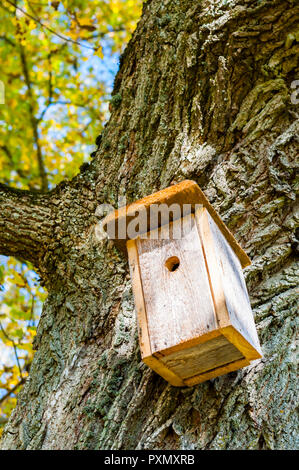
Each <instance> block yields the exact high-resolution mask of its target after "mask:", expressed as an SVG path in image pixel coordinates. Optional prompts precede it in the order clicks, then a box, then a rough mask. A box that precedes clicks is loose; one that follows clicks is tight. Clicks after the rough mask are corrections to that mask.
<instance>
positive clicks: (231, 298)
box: [207, 214, 261, 357]
mask: <svg viewBox="0 0 299 470" xmlns="http://www.w3.org/2000/svg"><path fill="white" fill-rule="evenodd" d="M207 218H208V222H209V226H210V233H211V235H212V237H213V242H214V245H215V253H216V257H217V261H216V264H217V266H218V269H219V272H220V273H221V282H222V286H223V293H224V297H225V304H226V309H227V311H228V314H229V318H230V322H231V324H232V325H233V326H234V328H235V329H236V330H237V331H239V332H240V333H241V335H242V336H243V337H244V338H245V339H246V340H247V342H248V343H250V344H251V345H252V346H253V347H254V348H255V349H256V351H257V352H258V353H259V354H261V348H260V343H259V339H258V336H257V332H256V327H255V323H254V317H253V313H252V310H251V305H250V300H249V296H248V292H247V288H246V283H245V280H244V275H243V271H242V266H241V264H240V261H239V259H238V257H237V256H236V254H235V253H234V251H233V250H232V248H231V246H230V245H229V243H228V242H227V240H226V239H225V237H224V236H223V235H222V233H221V232H220V231H219V230H218V228H217V225H216V224H215V222H214V220H213V219H212V218H211V216H210V214H207ZM209 267H210V266H209ZM212 269H213V268H212ZM215 270H216V269H214V271H213V275H212V273H211V277H212V283H213V286H212V289H213V290H214V289H216V290H217V280H216V282H215V283H214V274H215ZM215 279H216V278H215ZM221 302H223V300H221ZM224 324H225V322H224ZM259 357H260V356H259Z"/></svg>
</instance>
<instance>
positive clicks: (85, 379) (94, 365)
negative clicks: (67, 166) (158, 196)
mask: <svg viewBox="0 0 299 470" xmlns="http://www.w3.org/2000/svg"><path fill="white" fill-rule="evenodd" d="M296 3H297V2H296V1H295V0H294V1H292V0H290V1H287V0H271V1H267V0H239V1H238V0H230V1H224V0H223V1H220V0H218V1H216V0H215V1H211V0H203V1H201V2H194V1H193V0H164V1H163V2H161V0H150V1H148V2H147V3H146V4H145V5H144V9H143V15H142V18H141V20H140V22H139V24H138V27H137V30H136V32H135V34H134V36H133V38H132V40H131V41H130V43H129V45H128V46H127V49H126V51H125V53H124V54H123V56H122V58H121V63H120V70H119V72H118V74H117V77H116V80H115V86H114V92H113V98H112V100H111V119H110V121H109V123H108V124H107V125H106V127H105V129H104V132H103V133H102V136H101V138H98V139H97V143H98V144H99V146H98V150H97V152H96V155H95V157H94V158H93V160H92V162H91V163H90V164H89V165H88V166H86V165H85V166H84V168H82V169H81V173H80V174H79V175H78V176H77V177H76V178H74V179H73V180H72V181H69V182H65V183H63V184H60V185H59V186H58V187H57V188H55V189H54V190H53V191H51V192H50V193H48V194H47V195H45V196H40V195H39V196H38V201H36V200H34V201H32V200H31V199H30V198H29V200H28V198H27V195H26V197H23V194H20V195H19V197H18V193H17V192H16V193H14V195H13V197H16V198H17V204H18V207H20V213H21V212H22V211H23V213H24V214H26V212H27V216H26V224H29V225H30V223H32V226H31V228H30V230H31V232H32V230H33V231H35V229H34V227H38V229H37V230H38V233H40V234H41V236H33V243H34V244H35V245H34V246H35V248H34V250H32V249H31V248H30V249H28V250H27V253H28V254H27V259H30V261H31V262H33V263H34V264H35V266H36V268H37V270H38V271H39V272H40V273H41V277H42V280H43V282H44V284H45V285H46V287H47V289H48V292H49V295H48V299H47V301H46V302H45V304H44V308H43V313H42V317H41V320H40V323H39V327H38V332H37V336H36V338H35V345H34V346H35V349H37V352H36V354H35V357H34V361H33V363H32V366H31V371H30V377H29V378H28V380H27V382H26V384H25V386H24V389H23V391H22V392H21V393H20V395H19V399H18V404H17V407H16V409H15V410H14V412H13V414H12V416H11V418H10V421H9V423H8V424H7V426H6V429H5V432H4V435H3V439H2V448H3V449H292V448H295V447H296V434H295V414H294V413H293V409H294V405H295V396H296V393H295V391H296V370H295V359H294V356H295V324H296V316H295V314H296V303H295V285H296V276H295V255H296V247H297V245H296V243H297V242H296V232H295V229H296V226H298V218H296V215H295V156H296V154H297V155H298V127H299V126H298V121H297V122H296V117H297V114H296V113H297V112H298V107H296V105H295V104H292V100H291V94H292V92H293V91H294V90H293V89H292V87H291V84H292V82H293V81H294V80H295V79H296V78H298V76H299V70H298V62H297V58H298V42H297V43H296V40H297V41H298V33H297V35H296V33H295V27H296V23H297V21H298V14H299V12H298V4H297V6H296ZM187 178H188V179H193V180H195V181H196V182H197V183H198V184H199V186H200V187H201V188H202V189H203V190H204V192H205V194H206V196H207V197H208V199H209V201H210V202H211V203H212V204H213V206H214V207H215V209H216V210H217V211H218V212H219V213H220V215H221V217H222V219H223V220H224V222H225V223H226V224H227V225H228V227H229V228H230V230H231V231H232V232H233V233H234V235H235V237H236V238H237V240H238V241H239V242H240V244H241V246H242V247H243V248H244V249H245V251H246V252H247V254H248V255H249V256H250V257H251V259H252V266H250V267H249V268H246V270H245V273H246V280H247V286H248V289H249V294H250V298H251V302H252V307H253V309H254V314H255V321H256V324H257V329H258V334H259V338H260V341H261V344H262V349H263V354H264V357H263V359H260V360H258V361H255V362H254V363H253V364H252V365H251V366H248V367H246V368H244V369H242V370H239V371H237V372H233V373H230V374H228V375H225V376H222V377H219V378H216V379H214V380H209V381H207V382H205V383H203V384H200V385H198V386H196V387H192V388H175V387H172V386H170V385H169V384H168V383H167V382H165V381H164V380H163V379H162V378H161V377H159V376H158V375H157V374H155V373H154V372H152V371H151V370H150V369H149V368H148V367H147V366H146V365H144V364H143V363H142V362H141V360H140V353H139V346H138V337H137V325H136V317H135V311H134V303H133V298H132V292H131V282H130V276H129V274H128V264H127V261H126V259H125V257H124V256H123V254H121V253H120V252H118V251H117V249H116V248H115V247H114V245H113V243H112V242H111V241H107V240H98V239H97V237H96V235H95V228H96V225H97V221H98V218H97V216H96V208H97V206H98V205H99V204H101V203H109V204H112V205H114V207H116V206H117V202H118V200H119V198H121V197H124V196H126V198H127V202H131V201H133V200H136V199H138V198H140V197H143V196H145V195H148V194H150V193H152V192H155V191H157V190H159V189H162V188H165V187H167V186H169V185H170V184H172V183H175V182H179V181H182V180H184V179H187ZM0 189H1V191H2V188H0ZM3 191H4V190H3ZM1 197H2V193H1V192H0V198H1ZM1 200H2V199H1ZM1 204H2V202H1ZM32 204H33V205H34V207H35V208H36V206H37V212H38V217H37V219H38V221H37V222H36V217H34V216H33V214H34V213H35V212H36V211H34V210H32V217H31V216H29V215H28V207H29V209H30V207H31V205H32ZM21 206H24V210H22V208H21ZM44 207H46V209H43V208H44ZM12 218H13V217H12ZM0 223H1V225H0V226H1V231H2V232H5V231H7V232H10V233H13V227H14V224H13V220H12V221H8V222H7V223H6V224H5V219H4V218H0ZM26 224H25V225H26ZM296 224H297V225H296ZM25 232H26V231H25ZM25 232H24V233H23V232H22V230H21V231H19V229H18V224H17V223H16V222H15V233H20V235H19V236H17V235H16V236H15V238H16V242H15V241H14V238H12V239H11V241H10V242H9V243H10V245H13V246H12V247H9V248H7V239H8V237H7V235H1V236H0V252H1V253H4V254H6V253H8V252H9V253H10V254H11V253H13V254H14V255H15V256H17V257H21V258H22V259H23V258H24V257H25V253H26V250H24V246H22V243H20V241H21V240H22V237H25V239H26V233H25ZM5 233H6V232H5ZM34 251H35V253H37V255H36V256H34V254H33V252H34Z"/></svg>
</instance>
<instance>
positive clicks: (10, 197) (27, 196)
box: [0, 184, 55, 268]
mask: <svg viewBox="0 0 299 470" xmlns="http://www.w3.org/2000/svg"><path fill="white" fill-rule="evenodd" d="M54 221H55V219H54V218H53V216H51V206H50V204H49V198H48V197H47V196H46V195H42V194H40V193H33V192H30V191H24V190H19V189H13V188H10V187H8V186H5V185H3V184H0V254H2V255H6V256H15V257H16V258H18V259H20V260H22V261H30V262H31V263H32V264H33V265H34V266H35V267H37V268H39V267H40V264H41V261H42V258H43V254H44V252H45V249H46V248H47V246H48V245H49V243H50V241H51V240H52V239H53V238H52V231H53V225H54Z"/></svg>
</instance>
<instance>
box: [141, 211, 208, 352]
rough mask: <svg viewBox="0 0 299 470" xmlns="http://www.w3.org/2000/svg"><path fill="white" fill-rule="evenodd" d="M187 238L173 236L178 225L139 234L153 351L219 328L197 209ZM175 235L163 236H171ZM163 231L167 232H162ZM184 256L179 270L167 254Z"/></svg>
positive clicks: (186, 228)
mask: <svg viewBox="0 0 299 470" xmlns="http://www.w3.org/2000/svg"><path fill="white" fill-rule="evenodd" d="M185 219H186V222H188V221H189V222H190V224H189V223H186V224H184V225H183V231H182V238H180V239H171V237H172V233H173V231H175V230H176V226H177V225H178V224H181V221H180V220H178V221H175V222H173V223H172V224H170V226H162V227H161V228H159V229H158V236H159V239H137V249H138V257H139V265H140V274H141V279H142V287H143V294H144V302H145V307H146V312H147V321H148V330H149V337H150V342H151V349H152V353H153V352H156V351H163V349H166V348H170V347H171V346H175V345H177V344H179V343H183V342H186V341H188V340H190V339H192V338H194V337H197V336H201V335H203V334H205V333H208V332H210V331H212V330H214V329H216V328H217V321H216V315H215V310H214V304H213V300H212V296H211V291H210V286H209V280H208V277H207V271H206V267H205V261H204V257H203V252H202V248H201V243H200V239H199V235H198V231H197V227H196V224H195V220H194V215H193V214H190V215H189V216H186V218H185ZM168 229H169V230H170V239H163V237H164V236H168ZM164 232H167V233H166V234H165V235H163V233H164ZM172 256H177V257H178V258H179V260H180V264H179V267H178V268H177V269H176V270H175V271H173V272H172V271H169V270H168V269H167V267H166V266H165V263H166V261H167V260H168V258H170V257H172Z"/></svg>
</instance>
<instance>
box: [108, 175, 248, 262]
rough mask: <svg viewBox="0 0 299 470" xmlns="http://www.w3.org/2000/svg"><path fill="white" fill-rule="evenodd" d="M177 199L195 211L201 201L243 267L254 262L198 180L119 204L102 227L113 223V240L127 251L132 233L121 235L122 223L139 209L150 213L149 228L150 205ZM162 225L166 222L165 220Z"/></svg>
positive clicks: (148, 227)
mask: <svg viewBox="0 0 299 470" xmlns="http://www.w3.org/2000/svg"><path fill="white" fill-rule="evenodd" d="M175 203H176V204H178V205H179V206H180V207H181V208H182V207H183V205H184V204H190V208H191V212H192V211H194V208H195V205H196V204H202V205H203V206H204V207H205V208H206V209H207V211H208V212H209V214H210V216H211V217H212V218H213V220H214V221H215V223H216V224H217V226H218V228H219V230H220V231H221V232H222V234H223V235H224V237H225V238H226V240H227V241H228V243H229V244H230V246H231V247H232V249H233V250H234V252H235V253H236V255H237V256H238V258H239V260H240V263H241V265H242V267H243V268H244V267H245V266H248V265H250V264H251V261H250V258H249V257H248V255H247V254H246V253H245V251H244V250H243V249H242V248H241V246H240V245H239V243H238V242H237V240H236V239H235V238H234V236H233V234H232V233H231V232H230V230H229V229H228V228H227V227H226V225H225V224H224V222H223V221H222V219H221V218H220V216H219V215H218V214H217V212H216V211H215V209H214V207H213V206H212V205H211V204H210V203H209V201H208V199H207V198H206V196H205V195H204V193H203V192H202V190H201V189H200V187H199V186H198V184H197V183H195V181H191V180H185V181H182V182H181V183H178V184H175V185H173V186H169V187H168V188H166V189H162V190H161V191H158V192H156V193H153V194H150V195H149V196H146V197H144V198H142V199H139V200H138V201H135V202H133V203H132V204H129V205H127V206H123V207H120V208H119V209H117V210H115V211H113V212H111V213H110V214H108V215H107V216H106V217H105V219H104V220H103V228H104V230H106V231H107V232H108V233H110V230H109V227H111V226H112V225H113V226H114V228H115V236H114V237H113V238H112V240H114V242H115V243H116V245H117V246H118V247H119V248H120V249H122V250H123V251H124V252H125V253H126V252H127V250H126V241H127V240H128V239H129V237H128V236H127V238H118V226H119V224H120V223H121V224H124V226H125V227H126V228H127V227H128V224H129V223H130V222H131V221H132V220H133V219H134V218H135V217H136V213H138V211H140V210H145V211H146V214H147V229H146V231H149V230H150V229H153V227H150V207H151V206H152V205H153V204H166V205H167V206H171V205H172V204H175ZM160 222H161V221H160ZM159 225H163V222H162V223H160V224H159ZM156 228H157V227H156ZM126 233H127V231H126Z"/></svg>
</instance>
